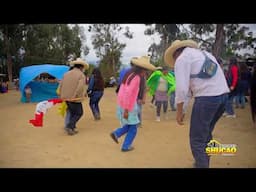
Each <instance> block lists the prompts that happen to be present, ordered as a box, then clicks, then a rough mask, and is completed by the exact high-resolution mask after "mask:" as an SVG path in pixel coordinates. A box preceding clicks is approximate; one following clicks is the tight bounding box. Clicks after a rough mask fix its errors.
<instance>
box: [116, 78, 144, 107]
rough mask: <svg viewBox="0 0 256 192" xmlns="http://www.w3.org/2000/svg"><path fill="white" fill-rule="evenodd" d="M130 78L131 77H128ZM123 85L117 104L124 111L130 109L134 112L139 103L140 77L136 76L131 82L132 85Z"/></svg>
mask: <svg viewBox="0 0 256 192" xmlns="http://www.w3.org/2000/svg"><path fill="white" fill-rule="evenodd" d="M128 78H129V77H128ZM127 82H128V81H126V83H125V84H121V86H120V89H119V91H118V95H117V103H118V105H119V106H120V107H121V108H123V109H128V111H132V110H133V107H134V105H135V103H136V102H137V97H138V93H139V87H140V77H139V76H138V75H136V76H135V77H134V78H133V79H132V80H131V82H130V84H129V85H128V84H127Z"/></svg>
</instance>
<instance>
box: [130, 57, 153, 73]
mask: <svg viewBox="0 0 256 192" xmlns="http://www.w3.org/2000/svg"><path fill="white" fill-rule="evenodd" d="M131 63H132V64H133V65H136V66H138V67H141V68H144V69H148V70H151V71H155V70H156V67H155V66H154V65H152V64H151V63H150V57H149V56H142V57H140V58H137V57H134V58H132V59H131Z"/></svg>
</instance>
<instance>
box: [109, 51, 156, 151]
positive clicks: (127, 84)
mask: <svg viewBox="0 0 256 192" xmlns="http://www.w3.org/2000/svg"><path fill="white" fill-rule="evenodd" d="M149 59H150V58H149V57H147V56H142V57H141V58H133V59H132V60H131V65H132V68H131V70H129V72H127V73H126V74H125V76H124V78H123V80H122V83H121V85H120V89H119V91H118V95H117V105H118V106H117V116H118V119H119V120H120V122H121V126H122V127H120V128H118V129H116V130H115V131H113V132H112V133H111V134H110V136H111V138H112V139H113V140H114V141H115V142H116V143H118V138H119V137H121V136H122V135H124V134H125V133H127V134H126V137H125V139H124V142H123V145H122V149H121V151H123V152H126V151H131V150H133V147H132V142H133V140H134V138H135V136H136V134H137V125H138V123H140V120H139V118H138V113H139V108H138V104H137V97H138V95H139V93H140V91H144V89H145V87H144V86H145V83H143V78H144V76H145V74H146V71H147V70H152V71H154V70H155V69H156V68H155V66H154V65H152V64H150V61H149Z"/></svg>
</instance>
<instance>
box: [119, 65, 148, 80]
mask: <svg viewBox="0 0 256 192" xmlns="http://www.w3.org/2000/svg"><path fill="white" fill-rule="evenodd" d="M142 70H144V69H143V68H141V67H138V66H135V65H133V66H132V68H131V69H130V70H129V71H128V72H127V73H126V74H125V76H124V79H123V81H122V83H123V84H125V83H126V81H128V82H127V84H128V85H129V84H130V82H131V80H132V79H133V78H134V77H135V76H136V75H139V76H140V77H141V71H142ZM128 77H129V78H128Z"/></svg>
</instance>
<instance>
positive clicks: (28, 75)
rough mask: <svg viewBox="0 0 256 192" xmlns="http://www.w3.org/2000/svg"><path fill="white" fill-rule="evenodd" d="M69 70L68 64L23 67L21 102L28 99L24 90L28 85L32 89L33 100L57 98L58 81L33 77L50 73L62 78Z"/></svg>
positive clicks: (20, 81) (21, 74)
mask: <svg viewBox="0 0 256 192" xmlns="http://www.w3.org/2000/svg"><path fill="white" fill-rule="evenodd" d="M68 70H69V67H68V66H66V65H50V64H43V65H32V66H28V67H23V68H21V71H20V78H19V83H20V87H19V88H20V92H21V102H25V101H26V97H25V92H24V90H25V87H26V86H27V85H28V86H29V87H30V88H31V90H32V95H31V102H40V101H44V100H48V99H51V98H57V97H58V96H57V94H56V89H57V87H58V83H48V82H39V81H33V79H35V77H37V76H38V75H40V74H41V73H48V74H50V75H52V76H53V77H55V78H56V79H58V80H61V79H62V78H63V75H64V73H66V72H67V71H68Z"/></svg>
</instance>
